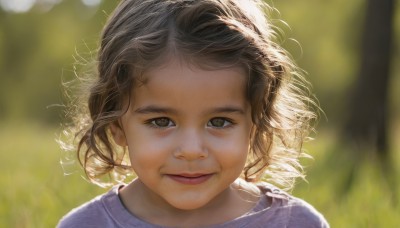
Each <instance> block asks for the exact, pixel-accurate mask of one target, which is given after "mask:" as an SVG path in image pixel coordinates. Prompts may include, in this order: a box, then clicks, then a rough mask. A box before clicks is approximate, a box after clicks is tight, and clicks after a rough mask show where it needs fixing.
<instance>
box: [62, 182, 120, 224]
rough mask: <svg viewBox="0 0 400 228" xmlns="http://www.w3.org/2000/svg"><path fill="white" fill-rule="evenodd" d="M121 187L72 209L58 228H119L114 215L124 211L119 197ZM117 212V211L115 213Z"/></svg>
mask: <svg viewBox="0 0 400 228" xmlns="http://www.w3.org/2000/svg"><path fill="white" fill-rule="evenodd" d="M119 188H120V186H115V187H113V188H112V189H111V190H110V191H108V192H107V193H105V194H103V195H99V196H97V197H95V198H94V199H92V200H90V201H88V202H86V203H84V204H82V205H81V206H79V207H77V208H74V209H72V210H71V211H70V212H69V213H68V214H66V215H65V216H64V217H63V218H61V220H60V221H59V223H58V225H57V228H64V227H65V228H66V227H119V225H118V222H117V220H116V219H115V218H113V215H114V214H115V213H119V210H121V209H123V206H122V204H121V203H120V200H119V197H118V189H119ZM113 210H116V211H113Z"/></svg>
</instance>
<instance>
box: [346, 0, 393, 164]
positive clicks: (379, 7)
mask: <svg viewBox="0 0 400 228" xmlns="http://www.w3.org/2000/svg"><path fill="white" fill-rule="evenodd" d="M394 1H395V0H368V1H367V3H368V6H367V13H366V19H365V25H364V33H363V36H362V42H363V43H362V49H361V64H360V70H359V75H358V79H357V81H356V83H355V87H354V90H353V94H352V96H351V97H350V107H349V111H350V113H349V119H348V121H347V124H346V126H345V132H344V136H345V137H346V138H347V140H351V142H353V143H354V142H355V143H356V144H357V145H358V146H362V145H366V146H372V147H373V149H375V150H376V151H377V152H378V156H379V157H381V158H383V159H387V153H388V142H387V120H388V84H389V75H390V72H389V69H390V57H391V44H392V33H393V29H392V27H393V11H394Z"/></svg>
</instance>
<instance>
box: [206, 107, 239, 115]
mask: <svg viewBox="0 0 400 228" xmlns="http://www.w3.org/2000/svg"><path fill="white" fill-rule="evenodd" d="M210 113H239V114H244V113H245V111H244V109H243V108H241V107H237V106H224V107H218V108H215V109H212V110H211V112H210Z"/></svg>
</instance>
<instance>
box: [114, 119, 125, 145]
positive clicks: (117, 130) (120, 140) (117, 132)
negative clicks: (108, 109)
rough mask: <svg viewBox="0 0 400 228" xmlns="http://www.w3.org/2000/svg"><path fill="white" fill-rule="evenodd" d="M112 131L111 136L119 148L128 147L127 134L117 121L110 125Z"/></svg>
mask: <svg viewBox="0 0 400 228" xmlns="http://www.w3.org/2000/svg"><path fill="white" fill-rule="evenodd" d="M110 130H111V134H112V136H113V138H114V141H115V143H117V144H118V145H119V146H122V147H124V146H127V145H128V144H127V143H126V137H125V132H124V131H123V129H122V127H121V125H120V123H119V122H118V121H115V122H114V123H111V124H110Z"/></svg>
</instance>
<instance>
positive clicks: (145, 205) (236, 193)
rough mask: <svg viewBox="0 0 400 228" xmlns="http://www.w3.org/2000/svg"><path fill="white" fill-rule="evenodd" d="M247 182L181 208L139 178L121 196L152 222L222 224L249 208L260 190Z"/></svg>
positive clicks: (237, 183) (125, 203)
mask: <svg viewBox="0 0 400 228" xmlns="http://www.w3.org/2000/svg"><path fill="white" fill-rule="evenodd" d="M252 186H253V185H251V184H248V183H247V182H244V181H241V180H237V181H235V182H234V183H232V184H231V186H230V187H229V188H227V189H226V190H224V191H223V192H222V193H220V194H219V195H218V196H216V197H215V198H214V199H213V200H212V201H211V202H209V203H208V204H206V205H205V206H203V207H201V208H198V209H194V210H181V209H178V208H175V207H173V206H171V205H170V204H168V202H166V201H165V200H163V199H162V198H161V197H160V196H158V195H157V194H154V192H152V191H151V190H150V189H148V188H147V187H146V186H145V185H144V184H143V183H142V182H141V181H140V180H139V179H135V180H134V181H133V182H132V183H130V184H129V185H127V186H126V187H124V188H123V189H121V190H120V197H121V200H122V202H123V204H124V205H125V207H126V208H127V209H128V211H129V212H130V213H132V214H133V215H135V216H136V217H138V218H140V219H141V220H144V221H147V222H149V223H152V224H158V225H163V226H174V227H175V226H183V227H191V226H193V227H199V226H207V225H213V224H220V223H224V222H227V221H230V220H233V219H235V218H237V217H240V216H241V215H243V214H245V213H247V212H249V211H250V210H251V209H252V208H253V207H254V206H255V205H256V203H257V202H258V200H259V197H260V193H259V191H258V189H257V188H254V187H252Z"/></svg>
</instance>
